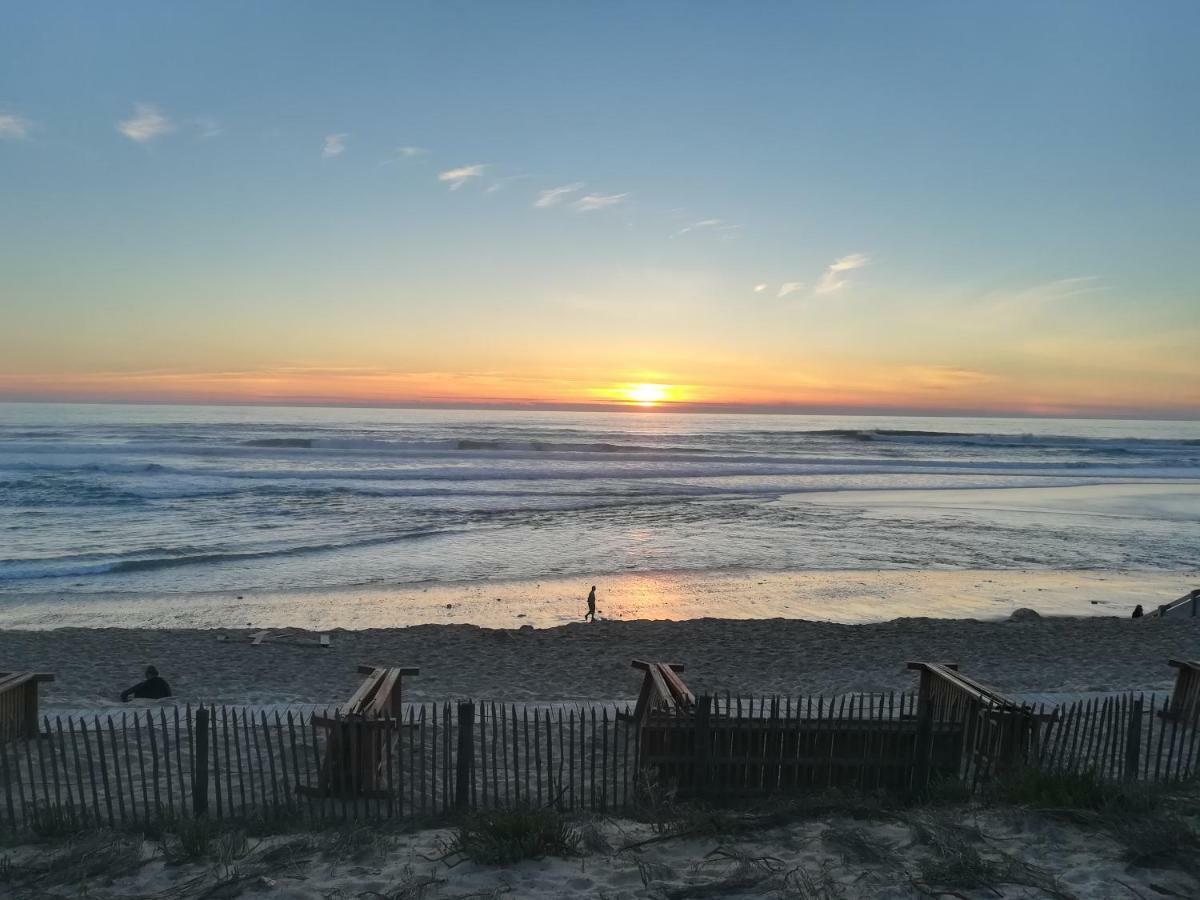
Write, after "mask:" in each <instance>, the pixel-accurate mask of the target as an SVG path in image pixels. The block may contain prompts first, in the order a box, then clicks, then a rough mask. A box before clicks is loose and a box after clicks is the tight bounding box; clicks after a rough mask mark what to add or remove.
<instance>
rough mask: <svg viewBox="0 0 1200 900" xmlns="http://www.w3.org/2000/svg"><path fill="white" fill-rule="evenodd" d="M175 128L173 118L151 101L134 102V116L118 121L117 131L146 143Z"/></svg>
mask: <svg viewBox="0 0 1200 900" xmlns="http://www.w3.org/2000/svg"><path fill="white" fill-rule="evenodd" d="M174 130H175V126H174V125H172V124H171V120H170V119H168V118H167V117H166V116H164V115H163V114H162V113H161V112H159V111H158V107H157V106H154V105H153V104H151V103H137V104H134V107H133V116H132V117H131V118H128V119H124V120H122V121H120V122H118V123H117V131H119V132H121V134H123V135H125V137H127V138H129V139H130V140H131V141H136V142H137V143H139V144H145V143H147V142H149V141H152V140H154V139H155V138H156V137H162V135H164V134H169V133H170V132H172V131H174Z"/></svg>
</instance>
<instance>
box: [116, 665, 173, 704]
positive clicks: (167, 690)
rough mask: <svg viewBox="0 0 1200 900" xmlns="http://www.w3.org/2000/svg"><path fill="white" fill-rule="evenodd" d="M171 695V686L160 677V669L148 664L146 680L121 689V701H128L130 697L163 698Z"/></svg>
mask: <svg viewBox="0 0 1200 900" xmlns="http://www.w3.org/2000/svg"><path fill="white" fill-rule="evenodd" d="M170 696H171V686H170V685H169V684H167V682H166V680H165V679H163V678H160V677H159V675H158V669H156V668H154V666H146V680H145V681H141V682H139V683H137V684H135V685H134V686H133V687H131V688H126V689H125V690H123V691H121V702H122V703H125V702H127V701H128V700H129V698H130V697H142V698H145V699H147V700H162V699H163V698H164V697H170Z"/></svg>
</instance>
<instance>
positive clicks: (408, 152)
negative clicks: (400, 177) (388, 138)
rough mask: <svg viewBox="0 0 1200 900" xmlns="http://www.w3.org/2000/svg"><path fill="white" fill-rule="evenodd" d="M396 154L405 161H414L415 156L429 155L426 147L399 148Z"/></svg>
mask: <svg viewBox="0 0 1200 900" xmlns="http://www.w3.org/2000/svg"><path fill="white" fill-rule="evenodd" d="M396 152H397V153H399V154H400V155H401V156H403V157H404V158H405V159H412V158H413V157H414V156H426V155H427V154H428V153H429V151H428V150H426V149H425V148H424V147H397V148H396Z"/></svg>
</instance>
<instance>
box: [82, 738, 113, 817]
mask: <svg viewBox="0 0 1200 900" xmlns="http://www.w3.org/2000/svg"><path fill="white" fill-rule="evenodd" d="M79 730H80V733H81V734H82V735H83V749H84V750H85V751H86V753H87V768H88V783H89V784H90V785H91V788H92V813H93V815H94V816H95V818H94V819H93V821H94V822H95V823H96V824H97V825H100V824H101V823H102V822H103V821H104V817H103V815H102V814H101V812H100V789H99V788H98V787H97V786H96V764H95V760H94V758H93V756H92V741H91V736H90V735H89V734H88V727H87V720H86V719H84V718H83V716H80V717H79ZM109 818H110V819H111V818H112V810H111V809H110V810H109ZM109 825H110V826H111V825H112V823H111V822H109Z"/></svg>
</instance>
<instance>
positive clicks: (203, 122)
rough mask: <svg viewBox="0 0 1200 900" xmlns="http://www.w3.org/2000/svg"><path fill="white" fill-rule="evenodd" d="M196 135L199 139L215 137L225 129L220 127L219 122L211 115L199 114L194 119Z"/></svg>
mask: <svg viewBox="0 0 1200 900" xmlns="http://www.w3.org/2000/svg"><path fill="white" fill-rule="evenodd" d="M194 124H195V126H196V136H197V137H199V138H200V139H201V140H208V139H209V138H215V137H217V136H218V135H220V134H222V133H223V132H224V131H225V129H224V128H222V127H221V123H220V122H218V121H217V120H216V119H214V118H212V117H211V116H201V117H199V118H198V119H196V121H195V123H194Z"/></svg>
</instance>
